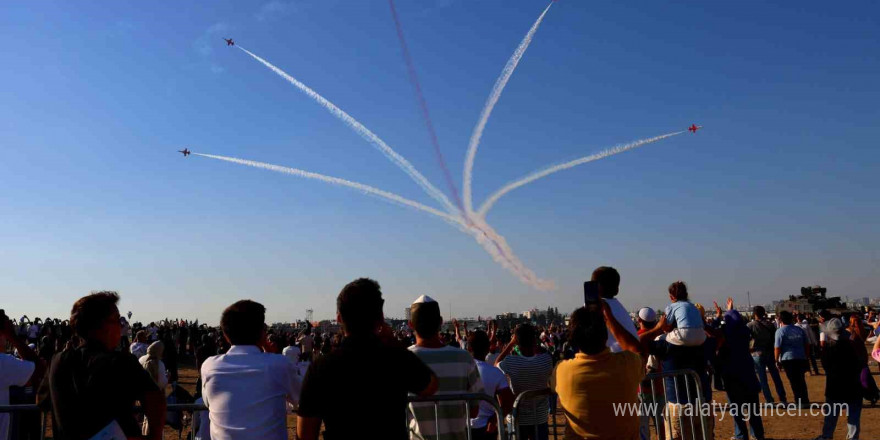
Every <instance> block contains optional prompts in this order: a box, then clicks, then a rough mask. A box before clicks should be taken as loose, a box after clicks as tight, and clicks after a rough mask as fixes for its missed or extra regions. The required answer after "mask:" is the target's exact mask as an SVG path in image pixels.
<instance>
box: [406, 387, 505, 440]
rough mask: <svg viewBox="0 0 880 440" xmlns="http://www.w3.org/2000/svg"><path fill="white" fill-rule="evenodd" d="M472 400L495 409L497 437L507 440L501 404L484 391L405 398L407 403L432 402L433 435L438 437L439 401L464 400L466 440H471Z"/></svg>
mask: <svg viewBox="0 0 880 440" xmlns="http://www.w3.org/2000/svg"><path fill="white" fill-rule="evenodd" d="M474 400H479V401H481V402H486V403H488V404H489V405H490V406H491V407H492V410H493V411H495V416H496V417H498V436H499V437H498V438H500V439H501V440H507V434H506V432H505V429H504V414H503V413H502V412H501V406H500V405H498V401H497V400H496V399H495V398H494V397H491V396H489V395H487V394H484V393H465V394H441V395H434V396H426V397H418V396H410V397H408V398H407V403H433V405H434V427H435V430H436V431H435V432H434V434H435V437H434V438H440V424H439V423H437V421H438V420H439V419H440V403H442V402H464V408H465V417H467V420H465V425H466V426H467V427H468V429H467V440H471V431H470V409H471V402H473V401H474ZM406 423H407V429H409V420H408V419H407V421H406Z"/></svg>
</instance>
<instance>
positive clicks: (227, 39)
mask: <svg viewBox="0 0 880 440" xmlns="http://www.w3.org/2000/svg"><path fill="white" fill-rule="evenodd" d="M224 40H226V45H227V46H235V41H232V38H224Z"/></svg>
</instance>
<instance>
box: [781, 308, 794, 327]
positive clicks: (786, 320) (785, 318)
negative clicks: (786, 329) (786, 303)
mask: <svg viewBox="0 0 880 440" xmlns="http://www.w3.org/2000/svg"><path fill="white" fill-rule="evenodd" d="M793 319H794V316H792V314H791V312H789V311H788V310H783V311H781V312H779V320H780V321H782V323H783V324H785V325H791V322H792V320H793Z"/></svg>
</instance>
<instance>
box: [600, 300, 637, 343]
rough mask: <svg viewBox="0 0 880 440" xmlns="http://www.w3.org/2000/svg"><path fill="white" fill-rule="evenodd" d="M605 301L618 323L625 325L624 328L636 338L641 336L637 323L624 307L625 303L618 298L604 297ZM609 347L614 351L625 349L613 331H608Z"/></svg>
mask: <svg viewBox="0 0 880 440" xmlns="http://www.w3.org/2000/svg"><path fill="white" fill-rule="evenodd" d="M604 299H605V302H606V303H608V307H610V308H611V313H612V314H613V315H614V319H615V320H616V321H617V323H618V324H620V325H621V326H623V328H624V330H626V331H628V332H629V333H630V334H631V335H633V336H634V337H635V338H636V339H638V338H639V331H638V330H636V325H635V324H633V321H632V319H631V318H630V317H629V312H627V311H626V309H625V308H624V307H623V304H621V303H620V301H618V300H617V298H604ZM605 345H606V346H607V347H608V348H610V349H611V352H612V353H619V352H621V351H623V348H621V347H620V344H618V343H617V339H614V335H612V334H611V331H610V330H609V331H608V342H607V343H606V344H605Z"/></svg>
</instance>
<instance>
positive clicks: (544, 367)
mask: <svg viewBox="0 0 880 440" xmlns="http://www.w3.org/2000/svg"><path fill="white" fill-rule="evenodd" d="M498 368H500V369H501V371H503V372H504V374H506V375H507V378H508V379H509V380H510V391H512V392H513V394H514V395H515V396H518V395H520V394H521V393H523V392H525V391H534V390H543V389H546V388H547V387H548V384H549V382H550V374H551V373H553V359H552V358H551V357H550V355H549V354H547V353H540V354H537V355H535V356H507V357H506V358H504V359H502V360H501V363H500V364H498ZM549 412H550V409H549V403H548V402H547V396H541V397H536V398H533V399H523V400H522V401H521V402H520V405H519V415H518V417H517V419H518V421H517V423H518V424H519V425H536V424H540V423H547V416H548V413H549Z"/></svg>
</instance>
